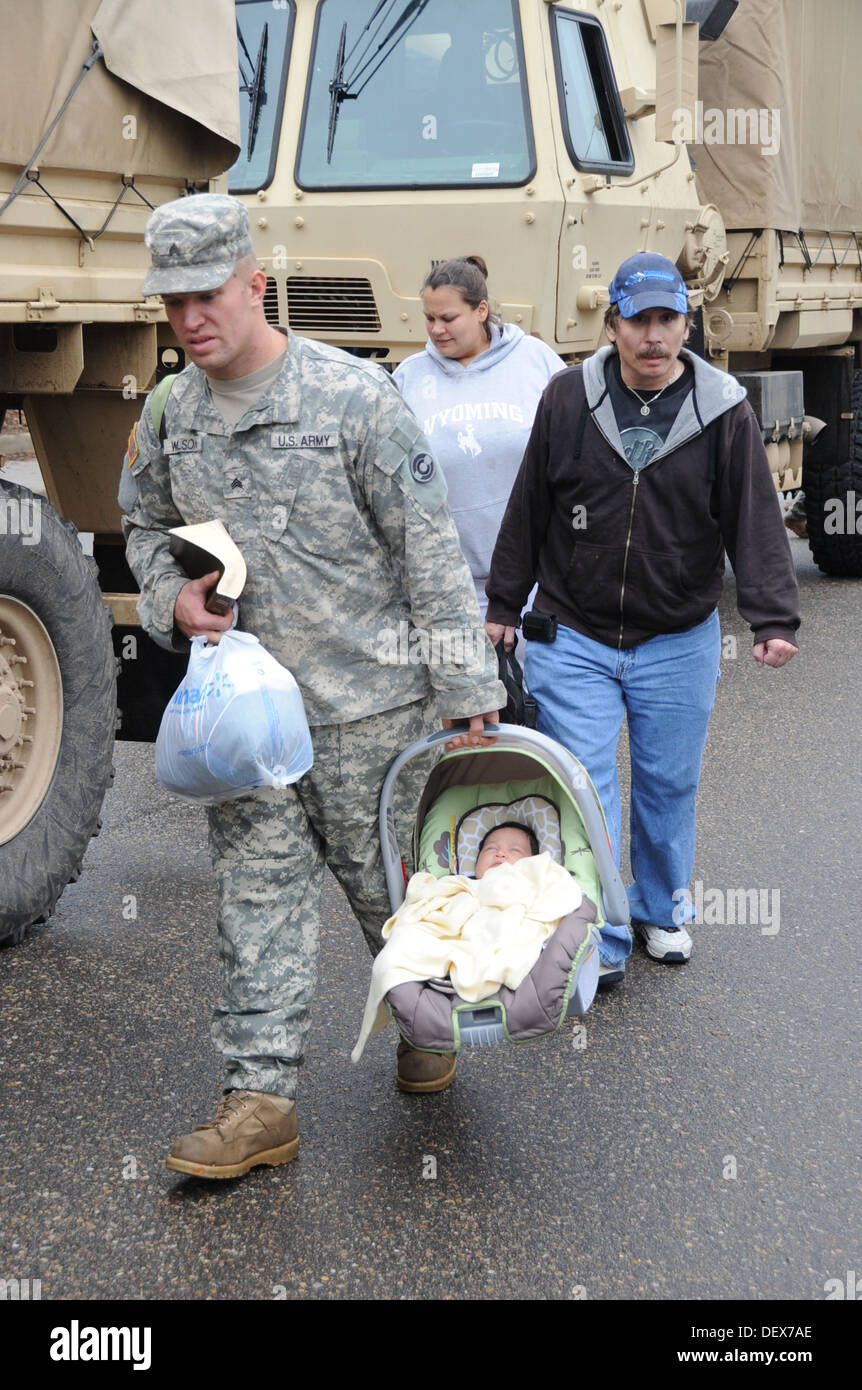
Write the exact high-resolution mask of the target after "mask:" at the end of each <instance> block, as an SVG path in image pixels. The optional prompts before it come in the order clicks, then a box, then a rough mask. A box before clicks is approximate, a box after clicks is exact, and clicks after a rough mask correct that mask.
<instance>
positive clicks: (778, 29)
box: [692, 0, 862, 232]
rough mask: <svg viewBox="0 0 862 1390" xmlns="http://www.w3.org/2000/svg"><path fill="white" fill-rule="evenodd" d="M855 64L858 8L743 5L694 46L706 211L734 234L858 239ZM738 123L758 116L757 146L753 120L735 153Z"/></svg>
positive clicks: (860, 189) (861, 106)
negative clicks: (759, 230)
mask: <svg viewBox="0 0 862 1390" xmlns="http://www.w3.org/2000/svg"><path fill="white" fill-rule="evenodd" d="M860 53H862V4H860V0H744V3H742V4H741V5H740V6H739V8H738V10H737V11H736V13H735V14H734V15H733V17H732V19H731V20H730V22H729V24H728V25H727V28H726V29H725V31H724V33H723V35H722V36H721V38H719V39H717V40H716V41H715V42H713V43H702V44H701V45H700V64H699V67H700V90H699V97H700V101H701V102H702V108H701V115H700V118H701V120H702V140H703V143H699V144H697V145H696V147H695V148H694V149H693V150H692V154H693V156H694V159H695V163H696V166H697V182H698V189H699V190H700V193H701V196H702V198H703V201H704V202H709V203H715V204H717V206H718V207H719V208H720V209H721V213H722V217H723V218H724V223H725V226H726V227H727V228H728V230H729V231H733V230H737V229H739V230H745V229H753V228H756V227H771V228H775V229H777V230H780V231H788V232H795V231H798V230H799V229H800V228H803V229H810V230H812V231H814V230H820V231H849V230H850V229H851V228H856V229H862V158H860V150H862V103H860V101H859V98H858V91H859V80H860V79H859V71H858V69H859V55H860ZM731 112H733V113H734V115H733V116H732V117H731V116H730V114H729V113H731ZM742 112H756V113H757V115H758V132H757V139H756V140H752V139H751V133H752V130H753V128H752V127H751V122H750V118H749V120H748V122H747V123H746V125H745V126H743V127H742V128H743V129H745V131H746V134H745V135H744V136H743V137H742V138H743V140H744V143H739V135H738V131H739V129H740V124H739V123H740V119H741V117H740V115H739V114H737V113H742ZM775 112H777V113H778V116H777V121H778V125H777V128H776V117H775V115H774V113H775ZM712 113H718V116H715V115H714V114H712ZM761 113H762V114H761ZM719 118H720V119H719ZM722 122H723V125H724V130H723V138H724V143H719V142H718V141H717V140H715V138H714V137H715V136H717V135H719V133H720V126H721V123H722ZM731 122H732V129H733V131H734V134H735V135H736V142H734V143H728V133H729V129H730V128H731ZM711 135H712V136H713V139H712V141H711V138H710V137H711ZM762 136H765V137H766V138H765V139H763V138H761V137H762ZM776 136H777V140H776ZM776 144H777V148H775V147H776Z"/></svg>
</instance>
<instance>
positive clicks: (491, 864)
mask: <svg viewBox="0 0 862 1390" xmlns="http://www.w3.org/2000/svg"><path fill="white" fill-rule="evenodd" d="M532 853H533V846H532V845H531V844H530V837H529V835H528V834H527V832H526V830H517V829H516V828H515V827H514V826H513V825H505V826H503V827H502V828H501V829H500V830H492V831H491V834H490V835H489V836H488V838H487V840H486V841H485V843H484V845H483V846H482V853H481V854H480V855H479V858H478V859H477V860H476V877H477V878H481V877H482V875H483V874H486V873H487V872H488V870H489V869H494V868H496V866H497V865H498V864H517V862H518V860H519V859H529V858H530V857H531V855H532Z"/></svg>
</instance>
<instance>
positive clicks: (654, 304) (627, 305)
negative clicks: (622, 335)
mask: <svg viewBox="0 0 862 1390" xmlns="http://www.w3.org/2000/svg"><path fill="white" fill-rule="evenodd" d="M609 288H610V299H611V303H612V304H616V305H618V307H619V311H620V313H621V314H622V316H623V318H624V319H630V318H634V316H635V314H639V313H640V312H641V310H642V309H673V310H674V312H675V313H677V314H684V313H686V312H687V310H688V291H687V290H686V287H685V281H684V280H683V278H682V276H681V275H680V273H679V271H678V270H677V268H676V266H675V265H674V263H673V261H669V260H668V259H667V256H659V255H657V254H656V253H655V252H653V251H642V252H640V254H639V255H637V256H629V258H628V260H627V261H623V263H622V265H621V266H620V268H619V270H618V271H617V273H616V275H615V276H614V278H613V280H612V281H611V283H610V287H609Z"/></svg>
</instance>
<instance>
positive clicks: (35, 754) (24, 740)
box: [0, 594, 63, 845]
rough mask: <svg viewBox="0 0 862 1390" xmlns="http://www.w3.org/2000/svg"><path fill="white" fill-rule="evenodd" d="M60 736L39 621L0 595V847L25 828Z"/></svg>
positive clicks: (54, 684) (52, 665) (57, 689)
mask: <svg viewBox="0 0 862 1390" xmlns="http://www.w3.org/2000/svg"><path fill="white" fill-rule="evenodd" d="M62 734H63V682H62V679H61V676H60V667H59V665H58V663H57V657H56V654H55V652H54V645H53V643H52V641H51V638H50V637H49V636H48V632H47V630H46V628H45V627H44V625H43V623H42V622H41V620H40V619H39V618H38V617H37V615H36V614H35V613H34V612H33V609H32V608H30V607H28V605H27V604H26V603H22V602H21V601H20V600H19V599H15V598H12V597H11V596H10V595H9V594H0V845H3V844H6V843H7V841H9V840H12V839H14V837H15V836H16V835H18V834H20V832H21V831H22V830H23V829H24V827H25V826H26V825H28V824H29V822H30V821H31V820H32V819H33V816H34V815H35V814H36V812H37V811H38V809H39V807H40V806H41V804H42V802H43V800H44V799H45V793H46V792H47V790H48V788H49V786H50V785H51V779H52V777H53V775H54V769H55V767H56V766H57V759H58V757H59V753H60V743H61V739H62Z"/></svg>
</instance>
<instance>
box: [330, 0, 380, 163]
mask: <svg viewBox="0 0 862 1390" xmlns="http://www.w3.org/2000/svg"><path fill="white" fill-rule="evenodd" d="M378 8H379V7H378ZM346 47H347V21H346V20H345V21H344V23H343V24H342V26H341V33H340V35H339V37H338V48H337V49H336V51H335V68H334V70H333V73H332V81H331V82H330V84H329V130H328V132H327V136H326V162H327V164H331V163H332V147H333V145H334V144H335V127H336V126H337V124H338V113H339V111H340V110H341V103H342V102H343V101H347V100H348V99H349V98H350V96H351V93H350V92H348V91H347V89H346V88H345V86H344V50H345V48H346ZM352 95H353V96H354V97H355V96H356V93H355V92H354V93H352Z"/></svg>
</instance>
